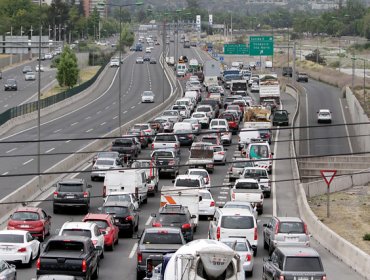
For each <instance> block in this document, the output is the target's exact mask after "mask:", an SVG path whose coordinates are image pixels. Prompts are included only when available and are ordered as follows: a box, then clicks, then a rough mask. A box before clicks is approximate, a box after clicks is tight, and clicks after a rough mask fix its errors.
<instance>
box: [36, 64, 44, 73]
mask: <svg viewBox="0 0 370 280" xmlns="http://www.w3.org/2000/svg"><path fill="white" fill-rule="evenodd" d="M35 70H36V72H39V70H40V72H44V66H43V65H42V64H41V65H40V69H39V65H38V64H36V67H35Z"/></svg>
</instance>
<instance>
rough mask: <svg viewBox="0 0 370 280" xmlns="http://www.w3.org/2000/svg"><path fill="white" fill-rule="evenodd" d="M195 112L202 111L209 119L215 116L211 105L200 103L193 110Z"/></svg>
mask: <svg viewBox="0 0 370 280" xmlns="http://www.w3.org/2000/svg"><path fill="white" fill-rule="evenodd" d="M195 112H197V113H199V112H204V113H206V115H207V117H208V118H210V119H214V118H215V117H216V112H215V111H214V110H213V108H212V106H211V105H204V104H200V105H199V106H198V107H197V109H196V110H195Z"/></svg>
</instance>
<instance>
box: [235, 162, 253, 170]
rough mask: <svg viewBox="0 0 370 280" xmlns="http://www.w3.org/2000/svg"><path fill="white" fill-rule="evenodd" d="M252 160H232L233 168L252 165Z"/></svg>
mask: <svg viewBox="0 0 370 280" xmlns="http://www.w3.org/2000/svg"><path fill="white" fill-rule="evenodd" d="M253 166H254V164H253V161H236V162H233V167H234V168H244V167H253Z"/></svg>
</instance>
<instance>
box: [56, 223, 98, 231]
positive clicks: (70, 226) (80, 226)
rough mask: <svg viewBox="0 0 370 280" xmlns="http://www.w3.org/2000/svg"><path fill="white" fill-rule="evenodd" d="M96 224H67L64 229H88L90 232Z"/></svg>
mask: <svg viewBox="0 0 370 280" xmlns="http://www.w3.org/2000/svg"><path fill="white" fill-rule="evenodd" d="M94 225H95V224H94V223H91V222H65V223H64V224H63V226H62V229H73V228H79V229H88V230H90V229H91V228H92V227H93V226H94Z"/></svg>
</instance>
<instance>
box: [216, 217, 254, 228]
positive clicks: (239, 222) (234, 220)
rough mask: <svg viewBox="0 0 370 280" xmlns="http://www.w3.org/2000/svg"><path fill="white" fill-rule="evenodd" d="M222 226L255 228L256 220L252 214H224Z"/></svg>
mask: <svg viewBox="0 0 370 280" xmlns="http://www.w3.org/2000/svg"><path fill="white" fill-rule="evenodd" d="M221 227H222V228H229V229H251V228H254V220H253V217H250V216H223V217H222V219H221Z"/></svg>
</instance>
